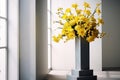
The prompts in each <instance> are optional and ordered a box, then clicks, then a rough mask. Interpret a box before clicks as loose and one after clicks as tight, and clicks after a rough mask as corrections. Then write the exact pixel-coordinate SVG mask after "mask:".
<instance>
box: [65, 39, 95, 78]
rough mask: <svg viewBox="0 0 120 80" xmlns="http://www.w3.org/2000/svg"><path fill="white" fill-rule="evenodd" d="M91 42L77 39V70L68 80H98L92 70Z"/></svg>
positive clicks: (72, 72) (73, 71)
mask: <svg viewBox="0 0 120 80" xmlns="http://www.w3.org/2000/svg"><path fill="white" fill-rule="evenodd" d="M89 57H90V56H89V42H87V41H86V40H84V39H82V38H76V39H75V70H72V71H71V75H68V76H67V80H97V76H94V75H93V70H90V67H89V66H90V65H89V63H90V61H89V60H90V59H89Z"/></svg>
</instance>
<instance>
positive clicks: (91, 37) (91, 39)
mask: <svg viewBox="0 0 120 80" xmlns="http://www.w3.org/2000/svg"><path fill="white" fill-rule="evenodd" d="M94 39H95V36H89V37H87V38H86V40H87V41H88V42H92V41H94Z"/></svg>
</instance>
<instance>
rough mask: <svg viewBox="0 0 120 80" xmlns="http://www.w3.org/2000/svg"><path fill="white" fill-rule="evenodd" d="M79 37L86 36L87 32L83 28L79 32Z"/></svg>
mask: <svg viewBox="0 0 120 80" xmlns="http://www.w3.org/2000/svg"><path fill="white" fill-rule="evenodd" d="M77 33H78V35H79V36H81V37H84V36H85V33H86V30H85V29H84V28H81V29H80V30H78V31H77Z"/></svg>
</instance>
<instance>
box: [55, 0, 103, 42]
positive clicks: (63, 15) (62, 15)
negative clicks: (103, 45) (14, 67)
mask: <svg viewBox="0 0 120 80" xmlns="http://www.w3.org/2000/svg"><path fill="white" fill-rule="evenodd" d="M71 7H72V8H67V9H64V10H63V8H58V11H57V15H58V18H59V20H57V21H56V22H55V23H59V26H60V27H61V33H60V34H59V35H58V36H53V40H54V41H55V42H59V41H60V40H61V39H64V40H65V41H68V40H70V39H74V38H75V37H82V38H84V39H86V40H87V41H88V42H92V41H94V40H95V38H102V37H103V36H104V35H105V33H102V32H101V33H100V32H99V30H98V29H97V26H99V25H100V24H104V21H103V20H102V18H100V17H99V15H100V14H101V10H100V4H96V8H95V10H94V12H91V9H90V8H91V7H90V4H89V3H87V2H84V4H83V7H84V8H83V10H82V9H80V8H78V4H75V3H74V4H72V5H71ZM72 10H73V11H72ZM96 15H97V16H96ZM97 17H98V18H97Z"/></svg>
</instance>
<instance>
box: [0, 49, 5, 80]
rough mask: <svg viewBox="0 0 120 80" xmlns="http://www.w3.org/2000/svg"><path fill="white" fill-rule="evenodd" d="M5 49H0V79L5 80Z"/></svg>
mask: <svg viewBox="0 0 120 80" xmlns="http://www.w3.org/2000/svg"><path fill="white" fill-rule="evenodd" d="M6 60H7V59H6V49H0V80H6V79H5V78H6Z"/></svg>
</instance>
